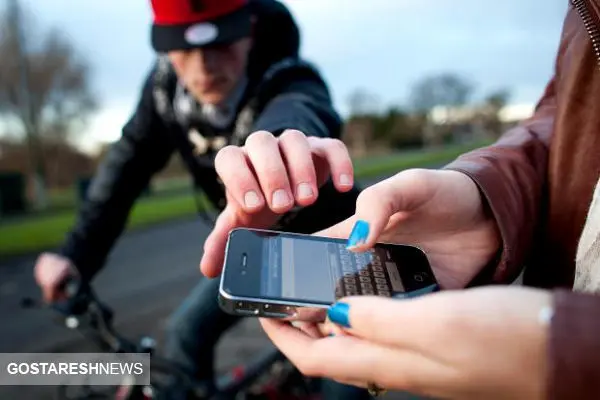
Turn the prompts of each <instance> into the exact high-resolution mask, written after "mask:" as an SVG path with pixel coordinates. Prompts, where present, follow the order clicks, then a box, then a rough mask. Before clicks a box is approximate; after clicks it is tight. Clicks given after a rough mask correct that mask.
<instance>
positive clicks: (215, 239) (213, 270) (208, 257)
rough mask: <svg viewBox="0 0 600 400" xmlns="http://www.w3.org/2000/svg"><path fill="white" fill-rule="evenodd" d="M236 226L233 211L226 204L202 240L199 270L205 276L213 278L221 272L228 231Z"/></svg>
mask: <svg viewBox="0 0 600 400" xmlns="http://www.w3.org/2000/svg"><path fill="white" fill-rule="evenodd" d="M238 226H239V224H236V215H235V211H234V210H233V208H232V207H231V206H230V205H228V206H227V207H226V208H225V210H223V212H222V213H221V214H220V215H219V217H218V218H217V221H216V222H215V226H214V228H213V230H212V232H211V233H210V234H209V235H208V237H207V238H206V241H205V242H204V254H203V255H202V260H200V270H201V271H202V273H203V274H204V275H205V276H207V277H209V278H214V277H216V276H219V274H220V273H221V270H222V269H223V261H224V259H225V247H226V246H227V238H228V236H229V232H230V231H231V230H232V229H234V228H236V227H238Z"/></svg>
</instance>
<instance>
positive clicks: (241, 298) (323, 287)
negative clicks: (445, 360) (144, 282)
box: [219, 229, 439, 322]
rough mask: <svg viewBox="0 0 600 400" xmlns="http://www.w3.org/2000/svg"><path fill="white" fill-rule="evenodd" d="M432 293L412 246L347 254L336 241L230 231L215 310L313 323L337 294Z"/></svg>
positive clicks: (429, 276) (422, 260)
mask: <svg viewBox="0 0 600 400" xmlns="http://www.w3.org/2000/svg"><path fill="white" fill-rule="evenodd" d="M437 290H439V285H438V283H437V281H436V279H435V276H434V274H433V271H432V270H431V266H430V265H429V261H428V259H427V256H426V255H425V253H424V252H423V251H422V250H421V249H419V248H418V247H414V246H408V245H398V244H386V243H378V244H377V245H375V247H374V248H372V249H371V250H369V251H367V252H363V253H354V252H350V251H349V250H347V249H346V240H344V239H332V238H325V237H318V236H312V235H301V234H293V233H283V232H274V231H265V230H255V229H235V230H233V231H231V233H230V234H229V238H228V241H227V248H226V253H225V262H224V268H223V273H222V275H221V281H220V287H219V305H220V307H221V308H222V309H223V310H224V311H225V312H227V313H230V314H234V315H239V316H261V317H270V318H281V319H286V320H301V321H312V322H320V321H323V320H325V316H326V310H327V308H328V307H329V306H330V305H331V304H333V303H335V301H336V300H337V299H339V298H341V297H344V296H352V295H379V296H384V297H395V298H403V297H414V296H420V295H423V294H426V293H430V292H434V291H437Z"/></svg>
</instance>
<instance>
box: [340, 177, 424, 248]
mask: <svg viewBox="0 0 600 400" xmlns="http://www.w3.org/2000/svg"><path fill="white" fill-rule="evenodd" d="M426 173H428V172H426V171H415V170H410V171H403V172H400V173H398V174H396V175H395V176H393V177H391V178H388V179H386V180H384V181H381V182H379V183H377V184H375V185H373V186H371V187H369V188H367V189H365V190H364V191H363V192H362V193H361V194H360V195H359V196H358V199H357V200H356V212H355V220H356V223H355V225H354V228H353V229H352V232H351V233H350V236H349V238H348V247H349V248H350V249H352V250H356V251H364V250H366V249H368V248H371V247H373V246H374V245H375V243H377V240H378V239H379V237H380V236H381V234H382V233H383V231H384V230H385V228H386V227H387V226H388V223H389V222H390V218H391V217H392V216H395V215H396V214H398V215H397V218H400V219H402V218H404V217H407V216H408V215H407V213H408V212H410V211H412V210H414V209H416V208H418V207H419V206H420V205H422V204H423V203H425V202H426V201H427V199H428V196H430V195H429V194H428V192H429V190H428V189H427V185H425V181H426V180H425V179H423V178H424V177H423V174H426ZM402 213H405V214H404V215H403V214H402Z"/></svg>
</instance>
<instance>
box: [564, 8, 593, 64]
mask: <svg viewBox="0 0 600 400" xmlns="http://www.w3.org/2000/svg"><path fill="white" fill-rule="evenodd" d="M571 3H572V4H573V6H574V7H575V9H576V10H577V13H578V14H579V16H580V17H581V19H582V20H583V25H584V26H585V29H586V30H587V32H588V35H589V36H590V39H591V41H592V47H593V48H594V53H596V62H597V63H598V66H599V67H600V29H599V28H598V23H597V20H596V18H594V16H593V15H592V13H591V12H590V9H589V7H588V3H587V1H586V0H571Z"/></svg>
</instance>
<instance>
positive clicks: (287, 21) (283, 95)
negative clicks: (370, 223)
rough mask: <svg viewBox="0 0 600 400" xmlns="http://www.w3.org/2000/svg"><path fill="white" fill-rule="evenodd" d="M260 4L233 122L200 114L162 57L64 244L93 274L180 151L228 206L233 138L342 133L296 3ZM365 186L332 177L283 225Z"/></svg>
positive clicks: (316, 224) (311, 217) (308, 223)
mask: <svg viewBox="0 0 600 400" xmlns="http://www.w3.org/2000/svg"><path fill="white" fill-rule="evenodd" d="M251 7H252V10H253V13H254V15H255V16H256V22H255V26H254V42H253V43H254V44H253V48H252V49H251V52H250V56H249V57H250V58H249V62H248V69H247V73H246V77H247V84H246V86H245V89H244V90H243V93H242V94H241V96H240V100H239V101H238V102H237V104H236V105H235V107H236V117H235V118H234V119H233V121H232V122H231V124H230V125H229V126H227V127H225V128H223V129H215V128H214V127H212V126H209V125H208V124H207V123H205V122H203V120H202V118H198V117H197V116H196V115H195V114H194V113H195V110H197V109H198V104H197V103H196V104H195V106H196V107H178V106H177V104H178V103H177V101H178V97H180V94H181V86H180V85H179V84H178V80H177V77H176V75H175V73H174V71H173V69H172V66H171V65H170V63H169V61H168V59H167V57H165V56H164V55H159V56H158V58H157V61H156V63H155V65H154V66H153V68H152V69H151V71H150V73H149V74H148V76H147V78H146V80H145V82H144V84H143V87H142V89H141V96H140V100H139V102H138V105H137V108H136V110H135V112H134V113H133V115H132V117H131V118H130V120H129V121H128V122H127V124H126V125H125V127H124V128H123V132H122V136H121V138H120V139H119V140H118V141H117V142H116V143H115V144H114V145H112V147H111V149H110V151H109V152H108V154H107V155H106V157H105V159H104V160H103V162H102V164H101V165H100V167H99V169H98V171H97V173H96V176H95V177H94V179H93V181H92V183H91V185H90V188H89V190H88V192H87V199H86V201H85V203H84V204H83V206H82V208H81V210H80V212H79V216H78V219H77V222H76V225H75V227H74V229H73V230H72V231H71V232H70V233H69V235H68V237H67V240H66V243H65V244H64V246H63V247H62V249H61V253H62V254H63V255H65V256H67V257H68V258H69V259H71V260H72V261H73V263H74V264H75V266H76V267H77V268H78V270H79V271H80V273H81V274H82V276H83V277H84V278H87V279H89V278H91V277H92V276H93V275H94V274H95V273H96V272H97V271H98V270H99V269H100V268H101V267H102V265H103V264H104V262H105V260H106V257H107V255H108V253H109V252H110V249H111V248H112V246H113V244H114V243H115V241H116V239H117V238H118V236H119V235H120V234H121V232H122V231H123V229H124V226H125V223H126V220H127V217H128V215H129V212H130V210H131V208H132V206H133V204H134V202H135V200H136V199H137V198H138V197H139V196H140V194H141V193H142V192H143V191H144V189H145V188H146V187H147V186H148V184H149V182H150V179H151V178H152V176H153V175H155V174H156V173H157V172H159V171H160V170H161V169H162V168H164V167H165V166H166V164H167V163H168V161H169V160H170V158H171V157H172V155H173V154H175V153H177V154H179V156H180V157H181V158H182V160H183V161H184V164H185V165H186V167H187V169H188V170H189V172H190V174H191V176H192V177H193V181H194V183H195V185H196V186H197V187H199V188H201V189H202V191H203V192H204V193H205V194H206V197H207V198H208V199H209V200H210V201H211V203H212V204H213V205H214V206H216V207H217V208H218V209H221V210H222V209H223V207H224V206H225V201H226V200H225V195H224V190H223V186H222V184H221V182H220V180H219V179H218V177H217V174H216V171H215V169H214V157H215V155H216V153H217V151H218V150H219V148H220V147H222V146H223V145H225V144H234V145H243V143H244V141H245V139H246V138H247V136H248V135H249V134H250V133H252V132H254V131H257V130H266V131H269V132H272V133H273V134H275V135H278V134H280V133H282V132H283V131H284V130H285V129H288V128H293V129H298V130H300V131H302V132H304V133H305V134H306V135H310V136H319V137H333V138H338V137H339V136H340V132H341V121H340V118H339V116H338V114H337V113H336V111H335V110H334V108H333V105H332V101H331V97H330V93H329V90H328V88H327V85H326V83H325V82H324V80H323V78H322V77H321V75H320V74H319V72H318V70H317V69H316V68H315V67H314V66H312V65H311V64H310V63H308V62H306V61H305V60H303V59H302V58H301V57H300V56H299V48H300V35H299V30H298V27H297V25H296V23H295V22H294V20H293V17H292V16H291V14H290V13H289V11H288V10H287V9H286V7H285V6H283V5H282V4H281V3H279V2H277V1H274V0H252V1H251ZM194 102H195V100H194ZM192 130H193V131H195V132H196V133H197V134H199V135H200V136H201V137H202V138H203V139H204V140H206V142H207V143H219V146H220V147H216V146H212V145H208V146H205V148H204V149H203V150H201V151H199V150H198V148H197V146H196V145H195V144H194V143H193V141H192V140H191V139H190V136H189V135H190V132H191V131H192ZM214 139H220V140H214ZM357 194H358V190H353V191H352V192H350V193H346V194H340V193H337V192H336V191H335V189H334V188H333V185H332V184H331V182H328V183H327V184H325V185H324V186H323V187H322V188H321V189H320V192H319V198H318V200H317V202H316V203H315V204H313V205H311V206H310V207H306V208H304V209H300V210H294V212H291V213H289V214H288V215H286V216H284V218H283V219H282V222H281V223H280V224H279V225H278V226H277V228H279V229H284V230H286V231H291V232H299V233H311V232H314V231H317V230H320V229H323V228H325V227H327V226H330V225H332V224H334V223H336V222H338V221H341V220H342V219H344V218H346V217H348V216H350V215H351V214H352V213H353V212H354V206H355V202H356V197H357ZM201 245H202V244H201V243H198V246H199V248H200V247H201Z"/></svg>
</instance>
